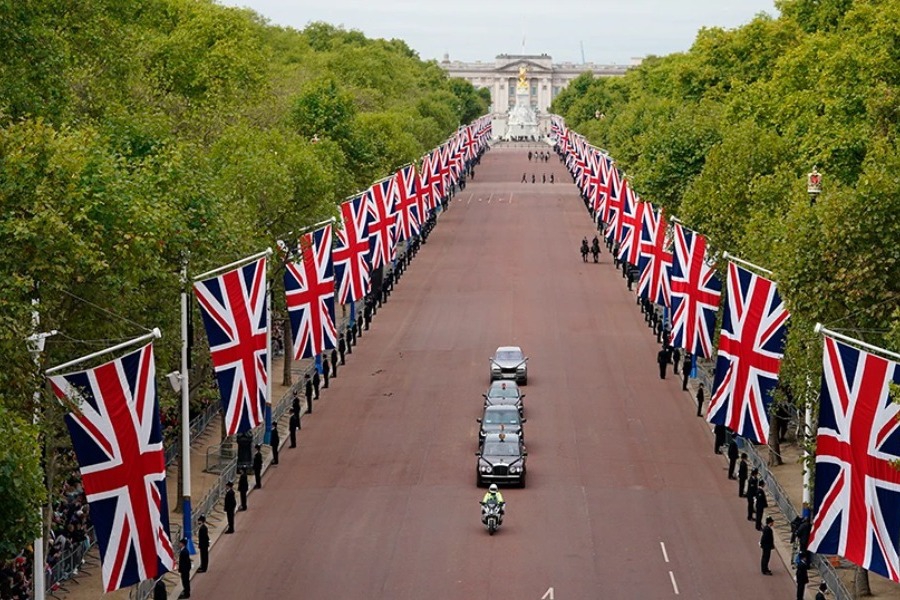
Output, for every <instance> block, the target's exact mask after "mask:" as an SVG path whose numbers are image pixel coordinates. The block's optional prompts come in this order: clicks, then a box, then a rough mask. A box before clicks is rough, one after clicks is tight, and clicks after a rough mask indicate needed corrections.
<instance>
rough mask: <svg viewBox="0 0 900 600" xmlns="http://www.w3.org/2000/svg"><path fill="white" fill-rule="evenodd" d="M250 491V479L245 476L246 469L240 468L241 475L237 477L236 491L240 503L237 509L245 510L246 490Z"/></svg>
mask: <svg viewBox="0 0 900 600" xmlns="http://www.w3.org/2000/svg"><path fill="white" fill-rule="evenodd" d="M249 491H250V481H249V477H247V469H241V476H240V477H239V478H238V493H239V494H240V495H241V505H240V507H239V508H238V510H239V511H241V510H247V492H249Z"/></svg>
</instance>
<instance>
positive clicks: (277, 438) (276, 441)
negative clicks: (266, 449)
mask: <svg viewBox="0 0 900 600" xmlns="http://www.w3.org/2000/svg"><path fill="white" fill-rule="evenodd" d="M269 443H270V444H271V445H272V464H273V465H277V464H278V449H279V448H280V447H281V435H280V434H279V433H278V422H277V421H275V420H274V419H273V420H272V431H271V432H270V433H269Z"/></svg>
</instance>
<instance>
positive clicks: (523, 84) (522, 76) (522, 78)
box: [516, 65, 528, 90]
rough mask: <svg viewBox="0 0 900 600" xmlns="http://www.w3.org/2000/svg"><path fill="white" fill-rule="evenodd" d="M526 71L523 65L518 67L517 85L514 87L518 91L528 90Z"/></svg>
mask: <svg viewBox="0 0 900 600" xmlns="http://www.w3.org/2000/svg"><path fill="white" fill-rule="evenodd" d="M527 77H528V70H527V69H526V68H525V65H519V83H518V85H517V86H516V87H518V88H519V89H520V90H527V89H528V78H527Z"/></svg>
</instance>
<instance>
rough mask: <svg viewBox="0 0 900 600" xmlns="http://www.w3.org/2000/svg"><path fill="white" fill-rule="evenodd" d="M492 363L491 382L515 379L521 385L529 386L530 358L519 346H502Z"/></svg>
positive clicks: (492, 358)
mask: <svg viewBox="0 0 900 600" xmlns="http://www.w3.org/2000/svg"><path fill="white" fill-rule="evenodd" d="M490 361H491V381H495V380H497V379H514V380H515V381H516V383H518V384H519V385H527V384H528V357H527V356H525V355H524V354H523V353H522V349H521V348H519V347H518V346H500V347H499V348H497V351H496V352H495V353H494V356H492V357H491V358H490Z"/></svg>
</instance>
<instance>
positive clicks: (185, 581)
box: [178, 538, 191, 598]
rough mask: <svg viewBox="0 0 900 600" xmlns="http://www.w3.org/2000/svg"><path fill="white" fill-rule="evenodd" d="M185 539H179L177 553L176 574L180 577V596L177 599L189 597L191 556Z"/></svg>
mask: <svg viewBox="0 0 900 600" xmlns="http://www.w3.org/2000/svg"><path fill="white" fill-rule="evenodd" d="M187 542H188V540H187V538H181V541H180V542H179V545H180V546H181V550H179V551H178V574H179V575H181V590H182V591H181V595H179V596H178V598H190V597H191V554H190V552H188V549H187Z"/></svg>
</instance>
